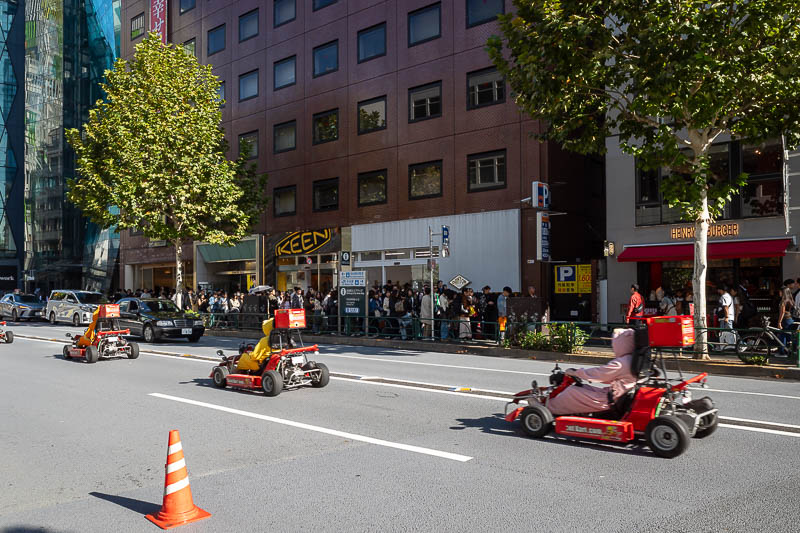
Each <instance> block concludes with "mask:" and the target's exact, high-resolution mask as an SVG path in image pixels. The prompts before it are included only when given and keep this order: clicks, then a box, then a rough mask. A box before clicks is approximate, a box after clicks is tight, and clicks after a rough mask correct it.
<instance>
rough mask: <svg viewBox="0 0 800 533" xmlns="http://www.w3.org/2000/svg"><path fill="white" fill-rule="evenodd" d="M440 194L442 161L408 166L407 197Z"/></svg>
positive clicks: (416, 198)
mask: <svg viewBox="0 0 800 533" xmlns="http://www.w3.org/2000/svg"><path fill="white" fill-rule="evenodd" d="M441 195H442V161H441V160H439V161H429V162H427V163H417V164H416V165H409V166H408V199H409V200H420V199H422V198H434V197H437V196H441Z"/></svg>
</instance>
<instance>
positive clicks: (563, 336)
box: [550, 323, 589, 353]
mask: <svg viewBox="0 0 800 533" xmlns="http://www.w3.org/2000/svg"><path fill="white" fill-rule="evenodd" d="M588 338H589V335H588V334H587V333H586V332H585V331H583V330H582V329H580V328H579V327H578V326H577V325H575V324H573V323H567V324H553V325H551V326H550V343H551V344H552V346H553V350H555V351H557V352H564V353H572V352H574V351H575V350H577V349H579V348H582V347H583V345H584V344H586V341H587V340H588Z"/></svg>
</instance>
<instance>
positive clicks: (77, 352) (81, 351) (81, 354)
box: [69, 347, 86, 357]
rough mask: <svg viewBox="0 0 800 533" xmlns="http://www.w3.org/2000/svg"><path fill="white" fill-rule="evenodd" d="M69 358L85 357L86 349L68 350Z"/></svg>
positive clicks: (73, 348)
mask: <svg viewBox="0 0 800 533" xmlns="http://www.w3.org/2000/svg"><path fill="white" fill-rule="evenodd" d="M69 356H70V357H86V348H75V347H72V348H70V349H69Z"/></svg>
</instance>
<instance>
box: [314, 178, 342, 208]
mask: <svg viewBox="0 0 800 533" xmlns="http://www.w3.org/2000/svg"><path fill="white" fill-rule="evenodd" d="M336 209H339V178H333V179H328V180H320V181H315V182H314V211H334V210H336Z"/></svg>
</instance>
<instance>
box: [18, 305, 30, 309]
mask: <svg viewBox="0 0 800 533" xmlns="http://www.w3.org/2000/svg"><path fill="white" fill-rule="evenodd" d="M19 308H20V309H30V307H28V306H27V305H20V306H19Z"/></svg>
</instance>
